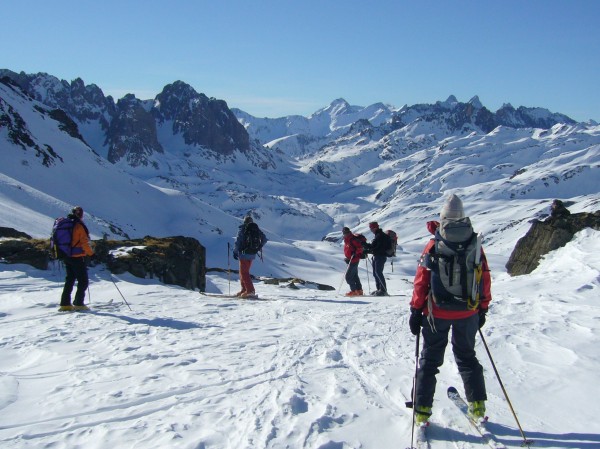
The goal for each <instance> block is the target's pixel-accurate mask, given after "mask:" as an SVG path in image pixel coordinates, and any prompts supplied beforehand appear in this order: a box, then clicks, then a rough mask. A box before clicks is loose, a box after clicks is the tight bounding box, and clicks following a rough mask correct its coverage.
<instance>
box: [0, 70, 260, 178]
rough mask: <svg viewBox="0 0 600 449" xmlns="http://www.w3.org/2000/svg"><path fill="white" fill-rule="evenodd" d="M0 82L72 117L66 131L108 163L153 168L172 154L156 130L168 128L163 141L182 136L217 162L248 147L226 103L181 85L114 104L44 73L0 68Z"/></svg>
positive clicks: (95, 90)
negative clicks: (148, 97) (159, 158)
mask: <svg viewBox="0 0 600 449" xmlns="http://www.w3.org/2000/svg"><path fill="white" fill-rule="evenodd" d="M0 78H3V79H6V80H10V82H11V83H13V84H14V85H17V86H18V87H19V88H20V89H21V90H22V91H24V92H25V93H26V94H27V95H29V96H30V97H31V98H34V99H35V100H37V101H40V102H41V103H43V104H44V105H45V106H48V107H49V108H51V109H56V110H60V111H64V112H63V115H64V116H65V118H62V119H63V120H64V121H66V118H67V117H68V118H70V121H71V122H70V123H69V125H70V132H72V133H77V134H78V133H79V132H81V133H82V134H83V136H82V137H81V138H82V140H85V141H86V143H87V144H88V145H89V146H90V147H91V148H92V149H93V150H94V151H95V152H96V153H98V154H100V155H103V156H104V157H106V159H108V160H109V161H110V162H111V163H116V162H121V161H124V162H125V163H126V164H127V165H129V166H131V167H138V166H151V165H153V164H155V162H154V161H153V157H152V156H153V155H155V154H161V153H163V152H165V151H169V150H170V148H167V147H166V146H165V145H164V143H161V142H160V138H159V135H158V128H159V127H163V131H165V129H166V134H165V139H166V140H167V141H169V142H170V141H172V140H173V137H175V138H177V137H180V138H181V141H182V142H184V144H185V145H186V146H187V147H188V148H191V149H194V148H196V149H203V150H205V151H207V153H204V154H208V155H209V156H210V155H211V154H212V155H214V157H215V158H219V157H222V156H231V155H232V154H233V153H234V152H235V151H239V152H241V153H249V152H250V151H251V148H252V147H251V145H250V138H249V136H248V132H247V131H246V129H245V128H244V127H243V126H242V125H241V124H240V123H239V121H238V120H237V118H236V117H235V115H234V114H233V112H231V110H230V109H229V107H228V106H227V103H226V102H225V101H223V100H218V99H215V98H209V97H207V96H206V95H204V94H202V93H198V92H196V91H195V90H194V89H193V88H192V87H191V86H189V85H188V84H186V83H184V82H182V81H176V82H174V83H172V84H169V85H167V86H165V87H164V89H163V91H162V92H161V93H160V94H158V95H157V96H156V98H154V99H153V100H140V99H138V98H136V97H135V96H134V95H133V94H128V95H125V96H124V97H123V98H121V99H120V100H118V101H117V102H116V103H115V101H114V100H113V98H112V97H111V96H105V95H104V93H103V92H102V90H101V89H100V88H99V87H98V86H96V85H95V84H90V85H86V84H85V83H84V82H83V80H81V79H80V78H77V79H75V80H73V81H72V82H70V83H69V82H67V81H65V80H59V79H58V78H56V77H54V76H52V75H49V74H47V73H37V74H26V73H24V72H21V73H15V72H12V71H10V70H6V69H0ZM57 113H58V112H57ZM73 125H76V126H73ZM77 127H79V129H77ZM165 127H166V128H165ZM178 150H181V149H178Z"/></svg>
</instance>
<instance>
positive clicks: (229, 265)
mask: <svg viewBox="0 0 600 449" xmlns="http://www.w3.org/2000/svg"><path fill="white" fill-rule="evenodd" d="M230 253H231V248H230V245H229V242H227V284H228V285H229V296H231V259H230Z"/></svg>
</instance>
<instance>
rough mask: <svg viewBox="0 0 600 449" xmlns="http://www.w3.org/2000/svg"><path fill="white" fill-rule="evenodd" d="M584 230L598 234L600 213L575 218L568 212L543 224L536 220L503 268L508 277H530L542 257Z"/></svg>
mask: <svg viewBox="0 0 600 449" xmlns="http://www.w3.org/2000/svg"><path fill="white" fill-rule="evenodd" d="M585 228H592V229H595V230H600V211H596V212H594V213H587V212H584V213H578V214H570V213H568V211H567V212H566V213H564V212H563V213H558V214H553V215H551V216H550V217H548V218H547V219H546V220H544V221H539V220H535V221H534V222H533V224H532V225H531V228H530V229H529V231H528V232H527V234H525V236H524V237H523V238H521V239H520V240H519V241H518V242H517V245H516V246H515V249H514V250H513V252H512V254H511V255H510V258H509V259H508V262H507V264H506V270H507V271H508V274H510V275H511V276H519V275H522V274H529V273H531V272H532V271H533V270H535V269H536V268H537V266H538V264H539V262H540V260H541V258H542V257H543V256H544V255H546V254H548V253H549V252H550V251H554V250H555V249H558V248H560V247H562V246H565V245H566V244H567V243H568V242H570V241H571V240H572V239H573V236H574V235H575V234H576V233H577V232H579V231H581V230H583V229H585Z"/></svg>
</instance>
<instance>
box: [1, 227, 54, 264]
mask: <svg viewBox="0 0 600 449" xmlns="http://www.w3.org/2000/svg"><path fill="white" fill-rule="evenodd" d="M13 231H14V229H13ZM15 232H18V231H15ZM5 238H6V240H4V239H3V240H0V263H7V264H25V265H31V266H32V267H34V268H37V269H38V270H47V269H48V262H49V261H50V251H49V249H50V248H49V243H48V240H38V239H27V238H21V237H14V236H10V237H5Z"/></svg>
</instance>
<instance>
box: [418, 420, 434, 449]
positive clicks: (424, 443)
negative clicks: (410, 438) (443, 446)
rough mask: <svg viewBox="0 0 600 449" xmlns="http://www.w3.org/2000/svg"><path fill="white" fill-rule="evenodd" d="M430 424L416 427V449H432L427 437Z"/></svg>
mask: <svg viewBox="0 0 600 449" xmlns="http://www.w3.org/2000/svg"><path fill="white" fill-rule="evenodd" d="M428 428H429V422H426V423H425V424H421V425H418V426H416V429H415V430H416V431H415V448H416V449H431V444H429V438H428V437H427V429H428Z"/></svg>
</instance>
